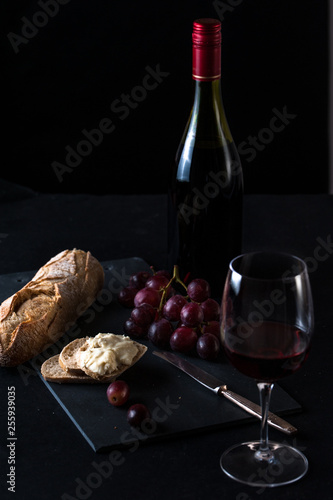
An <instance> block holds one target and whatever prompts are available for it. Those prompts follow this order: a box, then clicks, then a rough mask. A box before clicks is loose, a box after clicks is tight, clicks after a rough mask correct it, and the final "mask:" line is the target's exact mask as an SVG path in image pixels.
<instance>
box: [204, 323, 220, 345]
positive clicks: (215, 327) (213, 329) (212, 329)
mask: <svg viewBox="0 0 333 500" xmlns="http://www.w3.org/2000/svg"><path fill="white" fill-rule="evenodd" d="M202 333H211V334H212V335H215V337H216V338H217V339H218V341H219V342H220V323H219V321H210V322H209V323H207V325H204V326H203V328H202Z"/></svg>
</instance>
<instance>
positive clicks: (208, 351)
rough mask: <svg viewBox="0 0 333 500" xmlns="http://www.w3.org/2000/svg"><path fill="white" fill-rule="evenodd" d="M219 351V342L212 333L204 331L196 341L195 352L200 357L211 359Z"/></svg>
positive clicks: (215, 356)
mask: <svg viewBox="0 0 333 500" xmlns="http://www.w3.org/2000/svg"><path fill="white" fill-rule="evenodd" d="M219 352H220V343H219V341H218V339H217V338H216V337H215V335H213V334H212V333H204V334H203V335H201V337H199V339H198V342H197V353H198V355H199V356H200V358H202V359H207V360H208V361H213V360H214V359H216V358H217V356H218V354H219Z"/></svg>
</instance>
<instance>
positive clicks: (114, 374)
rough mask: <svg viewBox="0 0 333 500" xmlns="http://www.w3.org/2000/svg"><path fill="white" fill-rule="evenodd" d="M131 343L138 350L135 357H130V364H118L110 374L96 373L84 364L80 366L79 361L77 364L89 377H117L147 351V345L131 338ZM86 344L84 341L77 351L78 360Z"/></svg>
mask: <svg viewBox="0 0 333 500" xmlns="http://www.w3.org/2000/svg"><path fill="white" fill-rule="evenodd" d="M133 343H134V344H135V345H136V347H137V349H138V352H137V353H136V355H135V357H134V358H133V359H132V362H131V364H130V365H125V364H122V365H119V366H118V368H117V370H115V371H113V372H112V373H111V374H107V375H100V374H98V373H96V372H93V371H91V370H89V368H87V367H86V366H82V364H81V363H80V365H79V366H82V370H83V371H84V373H86V374H87V375H89V376H90V377H91V378H94V379H96V380H99V381H100V382H109V381H112V380H114V379H116V378H118V377H119V376H120V375H121V374H122V373H124V372H125V371H126V370H128V369H129V368H131V367H132V366H133V365H135V363H137V362H138V361H139V359H140V358H142V356H143V355H144V353H145V352H146V351H147V347H146V346H145V345H143V344H139V343H138V342H135V341H134V340H133ZM86 346H87V344H86V343H85V344H83V346H82V347H81V348H80V351H79V353H78V356H77V359H78V360H80V356H81V355H82V353H83V352H84V350H85V349H86ZM79 362H80V361H79Z"/></svg>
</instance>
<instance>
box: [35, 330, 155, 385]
mask: <svg viewBox="0 0 333 500" xmlns="http://www.w3.org/2000/svg"><path fill="white" fill-rule="evenodd" d="M88 338H89V337H83V338H80V339H75V340H72V342H70V343H69V344H67V346H65V347H64V348H63V350H62V351H61V353H60V354H57V355H56V356H52V357H51V358H49V359H48V360H46V361H44V363H43V364H42V367H41V373H42V376H43V377H44V379H45V380H47V381H49V382H58V383H59V384H62V383H106V382H108V383H111V382H113V381H114V380H115V379H116V378H118V377H119V376H120V375H121V374H122V373H124V372H125V371H126V370H128V369H129V368H131V367H132V366H133V365H134V364H135V363H137V362H138V361H139V359H140V358H141V357H142V356H143V355H144V354H145V352H146V351H147V347H146V346H145V345H143V344H140V343H139V342H135V341H134V340H133V341H132V342H133V343H134V344H135V345H136V347H137V349H138V352H137V353H136V355H135V357H134V358H133V359H132V362H131V364H130V365H125V364H122V365H120V366H118V368H117V370H114V371H113V372H112V373H109V374H106V375H100V374H98V373H95V372H93V371H91V370H89V369H88V368H87V367H85V366H83V365H82V362H81V355H82V353H83V352H84V351H85V349H86V348H87V347H88V343H87V340H88Z"/></svg>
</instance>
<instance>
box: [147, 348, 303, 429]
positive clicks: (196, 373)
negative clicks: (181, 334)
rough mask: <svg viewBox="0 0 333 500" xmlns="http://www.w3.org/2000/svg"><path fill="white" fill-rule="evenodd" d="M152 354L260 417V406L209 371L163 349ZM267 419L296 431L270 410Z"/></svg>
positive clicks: (275, 426) (272, 424)
mask: <svg viewBox="0 0 333 500" xmlns="http://www.w3.org/2000/svg"><path fill="white" fill-rule="evenodd" d="M153 354H155V356H158V357H159V358H162V359H164V360H165V361H168V362H169V363H171V364H172V365H174V366H176V367H177V368H179V369H180V370H182V371H183V372H185V373H187V375H189V376H190V377H192V378H194V380H196V381H197V382H199V383H200V384H202V385H204V386H205V387H207V389H210V390H212V391H213V392H215V394H218V395H219V396H221V395H222V396H224V397H226V398H227V399H229V401H232V402H233V403H235V404H236V405H238V406H240V407H241V408H242V409H243V410H245V411H247V412H248V413H251V415H254V416H255V417H258V418H259V419H261V418H262V415H261V407H260V406H259V405H257V404H255V403H253V402H252V401H249V400H248V399H246V398H244V397H243V396H240V395H239V394H236V393H235V392H233V391H230V390H229V389H228V388H227V386H226V385H225V384H221V381H220V380H218V379H217V378H215V377H214V376H213V375H210V373H207V372H205V371H204V370H202V369H201V368H198V367H197V366H195V365H193V364H192V363H189V362H188V361H186V360H185V359H183V358H180V357H179V356H177V355H176V354H173V353H170V352H164V351H161V352H158V351H153ZM267 421H268V424H269V425H271V426H272V427H274V428H275V429H278V430H279V431H282V432H284V433H285V434H289V435H292V434H295V433H296V432H297V429H296V427H294V426H293V425H291V424H289V423H288V422H286V421H285V420H283V419H282V418H280V417H278V416H277V415H275V414H274V413H272V412H268V418H267Z"/></svg>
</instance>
